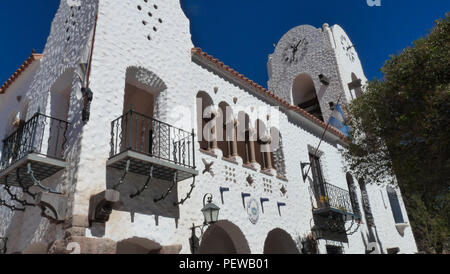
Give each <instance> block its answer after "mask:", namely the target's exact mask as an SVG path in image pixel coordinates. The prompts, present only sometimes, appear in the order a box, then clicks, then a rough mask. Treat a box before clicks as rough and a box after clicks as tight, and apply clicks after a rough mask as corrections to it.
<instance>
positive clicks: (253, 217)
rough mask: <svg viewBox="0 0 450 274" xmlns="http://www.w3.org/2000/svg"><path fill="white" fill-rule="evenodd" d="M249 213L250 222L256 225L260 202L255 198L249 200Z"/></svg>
mask: <svg viewBox="0 0 450 274" xmlns="http://www.w3.org/2000/svg"><path fill="white" fill-rule="evenodd" d="M247 214H248V218H249V220H250V222H251V223H252V224H254V225H255V224H256V223H257V222H258V220H259V203H258V201H257V200H256V199H255V198H252V199H250V200H249V201H248V203H247Z"/></svg>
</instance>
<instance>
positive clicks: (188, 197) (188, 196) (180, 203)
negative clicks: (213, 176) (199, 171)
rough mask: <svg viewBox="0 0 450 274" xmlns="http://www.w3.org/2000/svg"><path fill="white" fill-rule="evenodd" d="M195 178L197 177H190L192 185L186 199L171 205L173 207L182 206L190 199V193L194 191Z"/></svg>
mask: <svg viewBox="0 0 450 274" xmlns="http://www.w3.org/2000/svg"><path fill="white" fill-rule="evenodd" d="M195 177H197V176H193V177H192V178H193V179H192V184H191V190H190V191H189V192H188V193H187V194H186V197H185V198H184V199H181V201H179V202H177V203H173V205H174V206H179V205H183V204H184V203H185V202H186V201H187V200H188V199H190V198H191V194H192V191H194V188H195Z"/></svg>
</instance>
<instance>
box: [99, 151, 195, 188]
mask: <svg viewBox="0 0 450 274" xmlns="http://www.w3.org/2000/svg"><path fill="white" fill-rule="evenodd" d="M128 160H130V167H129V172H131V173H135V174H139V175H143V176H148V175H149V170H150V166H153V178H155V179H161V180H165V181H172V180H173V176H174V174H175V172H178V179H177V182H180V181H184V180H186V179H189V178H191V177H193V176H197V175H198V171H196V170H195V169H192V168H189V167H185V166H183V165H178V164H175V163H171V162H167V161H164V160H161V159H158V158H155V157H151V156H149V155H145V154H142V153H138V152H135V151H132V150H127V151H125V152H122V153H121V154H119V155H116V156H114V157H112V158H111V159H109V160H108V162H107V163H106V166H108V167H112V168H115V169H119V170H124V169H125V166H126V163H127V161H128Z"/></svg>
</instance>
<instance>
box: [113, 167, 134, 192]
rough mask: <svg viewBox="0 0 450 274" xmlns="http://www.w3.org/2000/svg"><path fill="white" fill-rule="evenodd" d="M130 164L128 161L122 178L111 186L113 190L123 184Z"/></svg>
mask: <svg viewBox="0 0 450 274" xmlns="http://www.w3.org/2000/svg"><path fill="white" fill-rule="evenodd" d="M130 163H131V162H130V160H127V163H126V165H125V169H124V171H123V175H122V177H120V179H119V182H118V183H117V184H115V185H114V186H113V189H114V190H117V188H118V187H119V186H120V185H122V184H123V183H124V182H125V177H126V176H127V174H128V172H129V170H130Z"/></svg>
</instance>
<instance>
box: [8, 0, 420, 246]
mask: <svg viewBox="0 0 450 274" xmlns="http://www.w3.org/2000/svg"><path fill="white" fill-rule="evenodd" d="M62 2H63V4H62V6H61V8H60V10H59V12H58V14H57V16H56V18H55V21H54V23H53V27H52V33H51V35H50V37H49V40H48V43H47V46H46V49H45V52H44V59H43V61H42V66H41V68H40V70H39V71H38V74H37V77H36V80H35V81H34V82H33V83H32V85H31V86H32V88H31V93H30V94H29V97H30V98H31V99H35V100H34V101H35V102H36V104H34V109H35V110H36V109H38V107H39V106H45V102H47V99H46V96H44V95H47V94H48V91H49V90H50V88H51V86H52V85H53V83H54V82H55V81H56V79H57V78H58V76H59V75H61V74H62V73H63V72H64V71H66V70H67V69H68V68H73V67H77V63H78V62H79V61H80V58H81V56H82V55H83V50H82V49H84V48H85V47H86V44H87V42H88V40H89V38H88V36H89V34H90V33H91V30H92V24H93V21H94V17H95V13H96V8H97V4H96V1H86V2H83V3H85V4H84V5H82V8H81V10H80V13H79V14H78V15H74V16H79V17H77V18H79V19H78V21H77V22H79V24H80V27H79V29H77V30H76V31H75V33H76V35H75V36H73V37H77V38H78V39H74V41H73V42H71V43H66V40H67V33H66V29H65V28H64V27H63V26H64V24H65V20H66V18H68V17H69V18H70V17H71V14H72V12H73V11H71V10H70V8H69V7H67V6H66V5H65V1H62ZM155 4H156V5H157V8H156V7H155V6H154V5H155ZM138 5H139V6H140V9H139V8H138ZM98 9H99V13H98V23H97V34H96V37H95V48H94V55H93V62H92V73H91V78H90V80H91V83H90V88H91V89H92V91H93V92H94V100H93V102H92V105H91V117H90V121H89V122H88V123H87V124H86V125H84V126H83V124H82V123H81V122H80V119H81V101H80V96H79V88H80V82H79V80H78V79H77V78H76V77H75V79H73V83H72V94H71V105H70V109H69V121H71V122H72V128H71V130H70V131H69V146H70V148H69V150H68V152H67V159H68V160H67V161H68V168H67V169H66V170H65V171H62V172H61V173H60V174H57V175H55V176H53V177H52V178H50V179H49V180H48V184H50V185H58V187H59V188H60V189H62V190H63V191H65V192H66V193H67V194H69V196H70V197H71V198H72V197H73V200H72V199H71V200H70V207H69V208H70V209H69V215H68V216H71V215H81V216H87V214H88V209H89V198H90V197H91V195H95V194H97V193H99V192H101V191H104V190H105V189H106V187H107V186H111V185H113V184H115V183H117V181H118V179H119V176H120V175H121V172H120V171H117V170H113V169H108V168H106V161H107V160H108V158H109V152H110V138H111V133H110V132H111V128H110V126H111V121H113V120H114V119H116V118H118V117H119V116H120V115H121V114H122V111H123V101H124V88H125V75H126V72H127V69H128V68H130V67H139V68H140V69H141V70H145V71H149V72H151V74H149V75H148V77H147V78H152V79H158V80H161V81H162V82H163V85H162V86H164V88H163V89H162V90H163V91H162V94H161V95H160V97H159V99H158V102H157V105H158V108H159V112H158V117H159V118H160V119H161V120H163V121H164V122H168V123H173V124H175V125H176V126H179V127H182V128H183V129H185V130H187V131H191V129H192V128H195V129H196V128H197V126H196V124H195V123H194V119H195V117H191V119H189V116H188V115H187V113H191V114H192V115H193V114H194V113H196V109H195V108H196V95H197V93H198V92H199V91H205V92H207V93H208V94H209V95H210V96H211V98H212V99H213V101H214V104H215V105H216V106H217V105H218V104H219V103H220V102H227V103H228V104H229V105H230V106H232V107H233V108H235V109H236V108H238V107H243V108H247V107H248V106H255V107H256V108H258V107H260V106H269V105H270V104H269V103H268V102H267V101H264V100H263V99H261V97H260V96H256V95H255V94H254V93H253V92H251V91H248V90H244V89H243V88H242V87H239V86H237V85H236V84H235V83H233V82H232V81H229V80H228V79H225V78H224V77H221V76H219V75H217V74H216V73H214V72H212V71H210V70H208V69H206V68H204V67H202V66H200V65H198V64H195V63H194V62H192V60H191V49H192V47H193V44H192V42H191V36H190V31H189V20H188V19H187V18H186V16H185V15H184V13H183V11H182V9H181V7H180V3H179V1H178V0H167V1H153V0H149V1H148V2H145V1H143V0H142V1H141V0H126V1H113V0H104V1H101V2H100V4H99V7H98ZM149 12H150V13H151V14H152V16H151V17H150V16H149V14H148V13H149ZM143 21H145V24H144V23H143ZM153 27H155V28H156V31H155V30H154V29H153ZM149 35H150V38H151V39H150V40H149V39H148V36H149ZM75 41H76V42H75ZM64 52H68V53H69V57H67V53H66V58H63V57H62V56H64ZM144 78H145V77H144ZM144 80H145V79H144ZM148 80H149V79H148ZM215 87H217V88H218V92H217V94H216V93H215V92H214V88H215ZM41 97H43V98H45V99H43V100H38V99H39V98H41ZM235 97H237V98H238V101H237V104H236V105H235V104H234V102H233V99H234V98H235ZM181 110H183V111H185V112H182V111H181ZM172 111H177V112H175V114H174V113H173V112H172ZM277 115H278V116H279V125H278V126H277V128H278V129H279V130H280V132H281V134H282V136H283V142H284V144H283V145H284V153H285V158H286V169H287V179H288V182H285V181H282V180H279V179H277V178H275V177H271V176H268V175H265V174H262V173H260V172H255V171H252V170H249V169H247V168H243V167H242V166H241V165H235V164H232V163H229V162H226V161H223V160H220V159H216V158H213V157H211V156H208V155H205V154H203V153H202V152H200V151H199V146H198V143H196V149H195V152H196V155H195V156H196V165H197V170H199V172H200V173H202V171H203V167H204V165H203V163H202V159H206V160H207V161H214V162H215V164H214V166H213V170H214V172H215V176H214V177H211V175H210V174H208V173H206V174H205V175H200V176H198V177H197V182H196V188H195V190H194V192H193V193H192V195H191V199H189V200H187V202H186V203H185V204H184V205H182V206H180V207H174V206H173V205H172V203H173V202H174V201H177V200H179V199H181V198H184V196H185V195H186V193H187V192H188V191H189V188H190V187H189V186H190V183H191V182H190V181H189V180H187V181H185V182H180V183H179V185H178V187H177V189H176V191H175V192H174V193H173V194H172V195H170V196H169V197H168V198H167V199H166V200H165V201H163V202H161V203H160V204H154V203H153V198H154V197H157V196H159V195H161V194H162V193H163V192H164V191H165V190H166V189H167V187H168V186H169V182H160V181H159V182H158V181H157V182H155V183H154V184H153V185H152V186H151V187H150V189H149V190H148V191H147V192H146V193H144V195H143V196H142V197H139V198H137V199H135V200H131V199H129V198H128V196H129V194H130V193H133V192H134V191H136V190H137V189H138V188H139V187H140V186H142V185H143V183H144V182H145V179H146V178H145V177H143V176H138V175H133V174H130V175H129V176H128V177H127V180H126V181H125V184H124V185H123V186H121V188H120V190H121V195H122V196H121V198H122V202H123V206H122V207H121V208H119V209H118V210H115V211H113V213H112V215H111V218H110V221H109V222H108V223H107V224H106V228H105V229H104V231H103V230H102V228H101V227H100V228H99V227H97V226H96V227H93V228H91V229H89V230H88V231H87V235H90V236H93V237H106V238H111V239H113V240H115V241H120V240H124V239H127V238H132V237H143V238H148V239H150V240H153V241H155V242H158V243H159V244H161V245H172V244H178V243H180V244H182V245H183V249H182V253H189V252H190V249H189V242H188V239H189V237H190V233H191V232H190V230H189V228H190V226H191V225H192V223H195V224H197V225H198V224H201V223H202V222H203V217H202V214H201V212H200V209H201V208H202V207H203V204H202V198H203V195H204V194H205V193H212V194H213V195H214V202H215V203H216V204H217V205H218V206H220V207H221V211H220V219H223V220H229V221H231V222H232V223H234V224H235V225H237V226H238V227H239V228H240V229H241V230H242V232H243V233H244V235H245V237H246V239H247V241H248V243H249V246H250V249H251V252H252V253H262V252H263V249H264V241H265V238H266V236H267V234H268V233H269V232H270V231H271V230H273V229H275V228H281V229H283V230H285V231H287V232H288V233H289V234H290V235H291V236H292V238H293V239H294V240H296V239H297V238H298V237H301V236H305V235H306V234H307V233H309V232H310V229H311V226H310V220H311V218H312V208H311V198H310V189H309V183H305V182H303V180H302V178H301V169H300V162H308V161H309V159H308V145H310V146H312V147H316V146H317V145H318V143H319V138H318V136H317V134H316V135H313V134H311V133H310V131H307V130H306V129H307V128H311V127H312V126H311V124H308V123H310V122H305V120H302V119H297V118H296V116H295V115H289V116H288V115H287V114H286V113H285V112H283V111H280V112H279V113H278V114H277ZM277 115H275V116H277ZM272 116H273V115H272ZM186 117H188V118H187V119H186ZM263 117H265V115H264V116H263ZM181 118H183V119H181ZM2 120H3V119H2ZM338 149H339V147H338V146H337V145H336V144H333V143H329V142H324V143H322V146H321V148H320V150H321V152H323V158H322V164H323V170H324V176H325V179H326V181H328V182H330V183H332V184H334V185H336V186H339V187H341V188H347V186H346V177H345V171H344V170H343V164H342V157H341V156H340V152H339V151H338ZM249 174H251V175H253V176H254V177H255V181H256V183H255V184H254V185H253V186H249V185H248V184H247V183H246V178H247V176H248V175H249ZM61 182H63V183H61ZM265 184H266V188H265V187H264V186H265ZM267 185H270V186H271V189H272V192H267ZM283 185H284V186H285V188H286V189H287V190H288V192H287V195H286V196H285V197H284V196H282V194H281V191H280V188H281V186H283ZM220 187H229V188H230V191H229V192H225V193H224V204H222V203H221V199H220V192H219V188H220ZM265 189H266V190H265ZM242 192H246V193H250V194H251V195H252V197H253V198H256V199H257V200H258V201H259V198H261V197H263V198H269V199H270V202H267V203H265V204H264V209H265V212H264V214H263V213H262V212H260V219H259V221H258V223H257V224H256V225H254V224H252V223H251V222H250V221H249V219H248V216H247V213H246V209H245V208H244V206H243V204H242V199H241V193H242ZM369 195H370V198H371V204H372V207H373V211H374V215H375V221H376V224H377V227H378V233H379V236H380V239H381V241H382V243H383V247H384V248H386V247H395V246H399V247H400V248H401V251H402V252H407V253H412V252H415V251H416V246H415V243H414V241H413V240H412V239H413V238H412V234H411V232H410V231H409V230H407V231H406V236H405V237H404V238H401V237H399V236H398V233H397V232H396V230H395V227H394V226H393V218H392V214H390V208H389V207H388V209H386V208H384V205H383V203H382V201H381V200H380V199H381V197H380V194H379V188H378V187H375V186H374V187H373V188H372V187H370V190H369ZM377 197H378V198H380V199H378V198H377ZM247 200H248V199H247ZM380 201H381V204H380ZM277 202H284V203H286V204H287V206H286V207H282V208H281V216H280V215H279V213H278V208H277V206H276V204H277ZM386 202H387V203H388V201H386ZM360 204H361V203H360ZM1 210H3V209H1ZM133 211H134V213H133ZM2 212H3V211H2ZM30 212H31V211H30ZM27 214H29V213H27ZM389 214H390V215H389ZM27 216H28V215H27ZM36 222H38V221H36ZM311 225H312V224H311ZM364 229H365V227H364V226H362V227H361V230H364ZM22 230H24V228H22ZM51 231H53V230H51V229H50V228H49V229H48V230H47V231H46V233H50V232H51ZM27 234H28V235H32V237H33V238H34V239H35V240H33V241H49V240H47V239H45V238H44V237H42V236H40V235H41V234H39V233H37V232H36V230H34V229H29V230H28V231H27ZM16 237H18V238H20V237H23V236H19V235H18V236H16ZM28 242H30V243H31V241H28ZM16 246H17V250H20V248H21V247H23V245H22V244H17V245H16ZM321 252H322V253H325V251H324V243H323V241H322V243H321ZM345 252H346V253H364V244H363V241H362V239H361V233H359V232H358V233H356V234H354V235H352V236H351V237H350V238H349V244H348V245H345Z"/></svg>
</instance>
